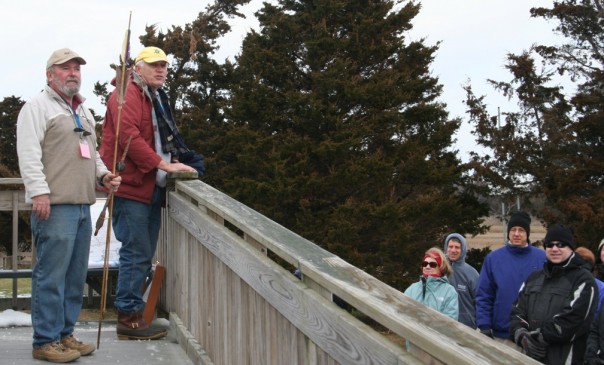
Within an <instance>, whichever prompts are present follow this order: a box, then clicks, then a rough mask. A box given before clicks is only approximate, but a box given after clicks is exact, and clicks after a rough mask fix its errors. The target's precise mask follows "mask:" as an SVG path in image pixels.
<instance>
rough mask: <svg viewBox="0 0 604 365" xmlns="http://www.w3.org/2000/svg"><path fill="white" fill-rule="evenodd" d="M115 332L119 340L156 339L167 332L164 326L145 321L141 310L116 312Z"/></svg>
mask: <svg viewBox="0 0 604 365" xmlns="http://www.w3.org/2000/svg"><path fill="white" fill-rule="evenodd" d="M116 332H117V338H119V339H120V340H157V339H160V338H162V337H164V336H166V334H167V333H168V331H166V329H165V328H162V327H157V326H153V325H150V324H149V323H147V322H146V321H145V320H144V319H143V313H142V312H134V313H132V314H127V313H122V312H118V313H117V327H116Z"/></svg>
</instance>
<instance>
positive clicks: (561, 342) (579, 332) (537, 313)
mask: <svg viewBox="0 0 604 365" xmlns="http://www.w3.org/2000/svg"><path fill="white" fill-rule="evenodd" d="M597 298H598V289H597V287H596V284H595V281H594V278H593V276H592V275H591V273H590V272H589V264H587V262H585V261H584V260H583V259H582V258H581V257H580V256H579V255H577V254H575V253H572V255H571V256H570V257H569V259H568V260H567V261H566V262H565V263H562V264H558V265H554V264H552V263H551V262H549V261H548V262H547V263H546V264H545V265H543V269H542V270H539V271H537V272H534V273H532V274H531V275H530V276H529V277H528V279H527V280H526V282H525V283H524V284H523V285H522V287H521V288H520V292H519V293H518V300H517V301H516V303H514V306H513V307H512V315H511V318H510V334H511V335H512V336H513V334H514V332H515V331H516V330H517V329H519V328H526V329H528V330H529V331H534V330H537V329H540V330H541V334H542V335H543V339H544V340H545V342H547V343H548V346H547V353H546V358H545V363H546V364H549V365H556V364H577V365H578V364H583V358H584V356H585V350H586V343H587V336H588V331H589V326H590V324H591V322H592V319H593V314H594V311H595V309H596V302H597Z"/></svg>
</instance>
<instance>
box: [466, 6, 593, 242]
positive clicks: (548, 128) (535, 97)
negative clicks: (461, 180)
mask: <svg viewBox="0 0 604 365" xmlns="http://www.w3.org/2000/svg"><path fill="white" fill-rule="evenodd" d="M531 14H532V16H534V17H543V18H546V19H548V20H554V21H557V22H558V26H557V28H556V31H558V32H559V33H561V34H562V35H564V36H565V37H566V40H567V42H568V43H567V44H563V45H561V46H545V45H536V46H534V47H532V48H531V49H530V50H527V51H525V52H523V53H521V54H518V55H516V54H509V55H508V57H507V64H506V68H507V69H508V70H509V71H510V73H511V74H512V77H513V78H512V80H511V81H510V82H496V81H491V83H492V85H493V86H494V87H495V89H496V90H499V91H500V92H502V93H503V94H504V95H506V96H508V97H510V98H514V99H515V100H516V101H517V105H518V110H517V111H510V112H507V113H504V121H503V122H504V123H502V126H501V127H499V126H498V121H497V118H496V117H495V116H491V115H489V114H488V112H487V109H486V107H487V106H486V105H485V104H484V101H483V100H484V99H483V98H482V97H477V96H475V95H474V94H473V92H472V90H471V87H470V86H467V88H466V90H467V93H468V98H467V105H468V110H469V116H470V119H471V121H472V122H473V123H474V125H475V134H476V136H477V138H478V142H479V144H481V145H483V146H485V147H487V148H489V150H490V151H492V152H490V153H487V154H486V155H482V156H479V155H477V154H475V155H474V157H473V162H472V165H473V167H474V169H475V171H476V176H475V178H476V180H477V181H481V182H482V183H483V184H484V185H488V186H489V187H490V188H491V189H492V190H491V191H492V192H493V193H494V194H500V195H502V196H504V197H507V199H511V198H512V197H514V196H521V197H522V199H523V207H527V208H529V209H530V210H532V213H533V214H534V215H536V216H538V217H540V218H541V219H542V220H543V221H545V222H547V223H555V222H561V223H565V224H568V225H571V226H573V227H574V230H575V234H576V238H577V240H578V241H579V242H581V243H582V244H584V245H587V246H589V247H591V248H592V249H593V248H595V247H596V245H597V243H598V242H599V241H600V239H601V237H603V236H604V189H603V182H604V165H603V164H604V162H603V161H604V143H603V137H604V126H603V124H602V119H603V117H604V113H603V107H604V89H602V84H603V82H604V57H603V56H602V55H603V54H604V53H603V51H604V29H602V25H603V24H604V18H603V16H602V14H603V13H602V9H601V4H600V3H599V1H596V0H593V1H592V0H583V1H576V0H571V1H559V2H555V3H554V4H553V7H552V8H551V9H548V8H534V9H531ZM539 60H540V61H541V64H540V65H539ZM560 77H568V79H569V81H570V82H573V84H574V86H575V87H576V90H570V91H566V90H565V89H564V88H563V87H562V86H561V84H560V82H559V78H560Z"/></svg>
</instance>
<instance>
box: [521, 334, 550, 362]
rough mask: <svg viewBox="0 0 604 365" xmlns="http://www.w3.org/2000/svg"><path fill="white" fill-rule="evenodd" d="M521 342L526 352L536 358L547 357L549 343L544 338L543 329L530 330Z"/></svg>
mask: <svg viewBox="0 0 604 365" xmlns="http://www.w3.org/2000/svg"><path fill="white" fill-rule="evenodd" d="M521 342H522V348H523V349H524V353H525V354H527V355H528V356H530V357H532V358H533V359H535V360H543V359H545V355H546V354H547V345H548V344H547V342H545V340H544V339H543V334H542V333H541V329H539V328H538V329H536V330H535V331H531V332H528V333H527V334H526V335H524V336H523V339H522V340H521Z"/></svg>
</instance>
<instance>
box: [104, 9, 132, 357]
mask: <svg viewBox="0 0 604 365" xmlns="http://www.w3.org/2000/svg"><path fill="white" fill-rule="evenodd" d="M131 20H132V12H130V16H129V17H128V30H126V35H125V37H124V42H123V43H122V53H121V55H120V70H119V72H116V86H117V89H116V93H117V95H116V96H117V118H116V125H115V145H114V149H113V171H112V172H113V174H117V173H118V172H119V171H118V166H117V165H118V164H117V146H118V141H119V137H120V135H119V134H120V124H121V121H122V106H123V105H124V95H125V93H126V85H128V78H129V71H128V66H127V63H128V61H129V52H130V23H131ZM116 71H117V70H116ZM131 139H132V136H130V138H129V139H128V144H127V146H126V149H125V150H124V155H123V157H122V159H125V157H126V153H127V149H128V147H129V146H130V141H131ZM121 167H122V168H123V164H122V166H121ZM113 195H114V194H113V190H112V191H110V193H109V196H108V197H107V201H108V202H109V204H108V207H109V218H108V221H109V222H108V223H107V236H106V237H105V257H104V261H103V283H102V285H101V306H100V310H99V331H98V335H97V339H96V348H97V349H98V348H99V347H100V345H101V325H102V322H103V317H104V315H105V308H106V306H107V280H108V277H109V246H110V243H111V217H112V215H113ZM106 204H107V203H106ZM101 214H104V213H103V212H101ZM97 225H98V221H97ZM101 225H102V224H101ZM97 230H98V228H97Z"/></svg>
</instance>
